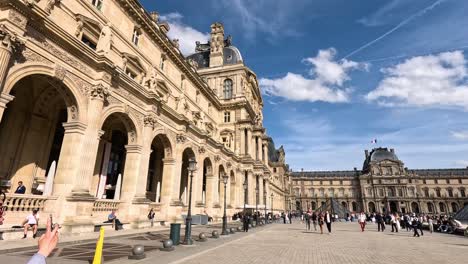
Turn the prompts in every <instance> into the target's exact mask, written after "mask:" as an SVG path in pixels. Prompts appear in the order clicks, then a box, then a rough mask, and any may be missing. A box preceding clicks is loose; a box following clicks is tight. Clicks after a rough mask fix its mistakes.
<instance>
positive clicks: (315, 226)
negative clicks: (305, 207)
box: [312, 212, 317, 231]
mask: <svg viewBox="0 0 468 264" xmlns="http://www.w3.org/2000/svg"><path fill="white" fill-rule="evenodd" d="M312 224H313V225H314V231H317V214H316V213H315V212H314V213H313V214H312Z"/></svg>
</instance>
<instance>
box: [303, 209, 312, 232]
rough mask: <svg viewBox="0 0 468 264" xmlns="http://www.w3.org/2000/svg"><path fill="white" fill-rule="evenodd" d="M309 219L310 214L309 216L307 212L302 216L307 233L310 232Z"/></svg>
mask: <svg viewBox="0 0 468 264" xmlns="http://www.w3.org/2000/svg"><path fill="white" fill-rule="evenodd" d="M310 218H311V214H310V212H307V213H306V214H305V215H304V219H305V224H306V230H307V231H310Z"/></svg>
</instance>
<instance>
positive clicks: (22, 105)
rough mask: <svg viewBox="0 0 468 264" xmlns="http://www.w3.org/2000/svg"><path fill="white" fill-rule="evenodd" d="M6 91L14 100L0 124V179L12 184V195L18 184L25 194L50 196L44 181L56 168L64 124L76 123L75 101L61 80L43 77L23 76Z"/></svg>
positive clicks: (59, 159) (8, 106)
mask: <svg viewBox="0 0 468 264" xmlns="http://www.w3.org/2000/svg"><path fill="white" fill-rule="evenodd" d="M6 92H9V93H10V95H11V96H13V97H14V99H13V100H12V101H11V102H9V103H8V104H7V108H6V110H5V112H4V114H3V117H2V119H1V122H0V157H1V158H0V179H5V180H11V181H12V188H11V191H12V192H13V191H15V189H16V183H17V182H18V181H22V182H23V183H24V185H25V186H26V193H35V194H42V193H43V192H44V191H45V192H46V194H51V192H52V190H51V187H50V186H52V185H51V184H49V185H47V186H48V187H46V184H45V182H46V179H47V177H48V176H49V177H51V178H50V179H51V180H53V178H54V177H55V171H56V169H55V168H60V166H58V165H57V164H58V163H60V161H61V156H62V143H63V142H64V137H65V136H66V131H65V128H64V126H65V127H66V126H67V125H68V124H65V123H67V122H69V123H70V122H72V121H78V120H79V109H78V106H77V103H76V99H75V97H74V95H73V93H72V92H71V90H70V89H68V87H67V86H66V85H65V84H64V83H63V82H62V81H59V80H57V79H55V78H53V77H50V76H45V75H30V76H27V77H24V78H22V79H21V80H19V81H18V82H17V83H16V84H15V85H14V86H13V88H12V89H11V90H10V91H6ZM70 155H73V154H70V153H68V156H70ZM76 155H77V156H78V153H76ZM69 158H71V157H69ZM66 163H67V161H65V163H63V164H66ZM63 164H62V165H63ZM56 165H57V166H56ZM59 165H60V164H59ZM64 167H66V165H65V166H64ZM46 188H47V190H46Z"/></svg>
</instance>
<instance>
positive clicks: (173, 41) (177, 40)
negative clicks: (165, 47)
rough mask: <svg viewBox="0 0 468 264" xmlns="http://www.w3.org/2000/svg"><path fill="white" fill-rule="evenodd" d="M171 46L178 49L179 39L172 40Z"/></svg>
mask: <svg viewBox="0 0 468 264" xmlns="http://www.w3.org/2000/svg"><path fill="white" fill-rule="evenodd" d="M172 44H173V45H174V47H176V48H179V47H180V45H179V39H173V40H172Z"/></svg>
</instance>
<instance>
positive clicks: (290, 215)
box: [289, 212, 292, 224]
mask: <svg viewBox="0 0 468 264" xmlns="http://www.w3.org/2000/svg"><path fill="white" fill-rule="evenodd" d="M289 223H290V224H292V214H291V212H289Z"/></svg>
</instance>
